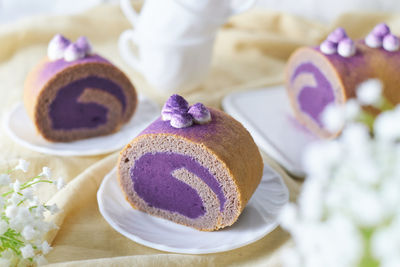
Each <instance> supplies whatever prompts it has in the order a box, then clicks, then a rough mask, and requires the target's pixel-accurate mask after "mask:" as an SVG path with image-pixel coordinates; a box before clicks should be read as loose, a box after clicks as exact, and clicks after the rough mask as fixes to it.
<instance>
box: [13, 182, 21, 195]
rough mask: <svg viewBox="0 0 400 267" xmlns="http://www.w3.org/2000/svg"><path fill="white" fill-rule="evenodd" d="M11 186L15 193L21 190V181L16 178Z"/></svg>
mask: <svg viewBox="0 0 400 267" xmlns="http://www.w3.org/2000/svg"><path fill="white" fill-rule="evenodd" d="M12 188H13V190H14V192H15V193H18V192H19V191H21V182H20V181H19V180H16V181H15V182H14V183H13V184H12Z"/></svg>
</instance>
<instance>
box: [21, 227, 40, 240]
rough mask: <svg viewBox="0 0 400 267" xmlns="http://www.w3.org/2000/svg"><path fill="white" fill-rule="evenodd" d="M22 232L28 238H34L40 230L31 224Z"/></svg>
mask: <svg viewBox="0 0 400 267" xmlns="http://www.w3.org/2000/svg"><path fill="white" fill-rule="evenodd" d="M21 234H22V236H23V237H24V238H25V239H26V240H32V239H35V238H37V237H38V232H37V231H36V230H35V229H34V228H33V227H32V226H31V225H27V226H25V227H24V230H22V233H21Z"/></svg>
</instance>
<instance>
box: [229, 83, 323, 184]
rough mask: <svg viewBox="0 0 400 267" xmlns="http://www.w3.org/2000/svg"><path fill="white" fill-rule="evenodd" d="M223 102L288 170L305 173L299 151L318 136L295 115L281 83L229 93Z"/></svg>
mask: <svg viewBox="0 0 400 267" xmlns="http://www.w3.org/2000/svg"><path fill="white" fill-rule="evenodd" d="M222 106H223V108H224V110H225V111H226V112H227V113H229V114H230V115H232V116H233V117H234V118H235V119H237V120H238V121H240V122H241V123H242V124H243V125H244V126H245V127H246V128H247V130H248V131H249V132H250V133H251V135H252V136H253V138H254V141H255V142H256V143H257V145H258V146H259V147H260V148H261V149H262V150H264V151H265V152H266V153H267V154H268V155H270V156H271V157H272V158H273V159H275V160H276V161H277V162H278V163H279V164H281V165H282V166H283V167H284V168H285V169H287V170H288V171H289V172H290V173H292V174H294V175H296V176H299V177H302V176H304V171H303V168H302V166H301V165H302V164H301V156H302V152H303V151H304V148H305V147H306V146H307V145H308V144H310V143H311V142H313V141H315V140H318V138H317V137H316V136H314V135H313V134H311V133H310V132H309V131H308V130H307V129H305V128H304V127H303V126H302V125H300V124H299V123H298V122H297V121H296V119H295V118H294V115H293V111H292V109H291V107H290V104H289V99H288V97H287V95H286V91H285V88H284V86H282V85H281V86H273V87H267V88H261V89H258V90H254V91H246V92H238V93H232V94H230V95H228V96H226V97H225V98H224V100H223V102H222Z"/></svg>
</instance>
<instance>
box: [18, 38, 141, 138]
mask: <svg viewBox="0 0 400 267" xmlns="http://www.w3.org/2000/svg"><path fill="white" fill-rule="evenodd" d="M24 105H25V109H26V111H27V113H28V115H29V117H30V118H31V120H32V121H33V123H34V124H35V126H36V129H37V131H38V132H39V133H40V134H41V135H42V136H43V137H44V138H45V139H47V140H49V141H53V142H70V141H75V140H79V139H85V138H90V137H95V136H101V135H107V134H110V133H113V132H116V131H117V130H118V129H119V128H120V127H121V126H122V125H123V124H124V123H126V122H128V121H129V120H130V118H131V117H132V115H133V114H134V112H135V109H136V105H137V95H136V91H135V88H134V86H133V85H132V83H131V82H130V80H129V78H128V77H127V76H126V75H125V74H124V73H123V72H122V71H121V70H119V69H118V68H117V67H116V66H114V65H113V64H112V63H111V62H110V61H108V60H107V59H105V58H104V57H102V56H100V55H98V54H96V53H93V52H92V48H91V45H90V43H89V41H88V40H87V38H85V37H80V38H79V39H78V40H77V41H76V42H75V43H72V42H70V41H69V40H68V39H66V38H65V37H63V36H62V35H59V34H58V35H56V36H55V37H54V38H53V39H52V40H51V41H50V43H49V46H48V53H47V56H46V57H45V58H44V59H43V60H42V61H41V62H40V63H39V64H38V65H37V66H36V67H35V68H34V69H33V70H32V71H31V72H30V73H29V74H28V77H27V79H26V82H25V86H24Z"/></svg>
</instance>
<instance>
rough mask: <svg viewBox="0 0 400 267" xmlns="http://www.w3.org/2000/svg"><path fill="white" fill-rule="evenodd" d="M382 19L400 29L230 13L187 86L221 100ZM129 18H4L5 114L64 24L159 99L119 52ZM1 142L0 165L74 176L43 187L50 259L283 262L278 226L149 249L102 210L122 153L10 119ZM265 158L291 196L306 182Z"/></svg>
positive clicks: (355, 20) (366, 21)
mask: <svg viewBox="0 0 400 267" xmlns="http://www.w3.org/2000/svg"><path fill="white" fill-rule="evenodd" d="M381 21H386V22H388V23H389V24H390V26H392V28H393V30H394V32H395V33H400V17H399V16H394V15H385V14H349V15H345V16H342V17H341V18H339V19H338V20H337V21H336V22H335V23H334V24H332V25H329V26H324V25H321V24H318V23H315V22H310V21H306V20H304V19H300V18H297V17H294V16H290V15H286V14H279V13H274V12H270V11H266V10H252V11H249V12H246V13H244V14H242V15H239V16H236V17H233V18H232V19H231V20H230V21H229V22H228V23H227V24H226V25H224V27H223V28H222V29H221V30H220V32H219V33H218V37H217V40H216V44H215V49H214V57H213V62H212V68H211V71H210V74H209V76H208V77H207V79H206V80H205V81H204V83H203V84H202V85H201V86H200V87H199V88H197V89H196V90H193V91H191V92H188V93H186V94H184V96H185V97H187V98H188V100H189V101H190V102H194V101H202V102H204V103H206V104H208V105H212V106H216V107H219V106H220V101H221V99H222V98H223V97H224V96H225V95H226V94H228V93H229V92H232V91H237V90H248V89H251V88H257V87H261V86H266V85H273V84H277V83H281V82H282V81H283V73H284V66H285V61H286V59H287V58H288V56H289V55H290V53H291V52H292V51H293V50H294V49H295V48H296V47H298V46H301V45H312V44H317V43H318V42H319V41H320V40H322V39H323V38H324V37H325V36H326V34H327V33H328V32H329V30H331V29H332V28H334V27H335V26H339V25H340V26H345V27H346V29H348V32H349V34H350V35H351V36H352V37H355V38H356V37H361V36H363V35H365V34H366V33H367V32H368V31H369V29H371V28H372V26H373V25H374V24H376V23H377V22H381ZM128 28H130V25H129V23H128V21H127V20H126V19H125V18H124V16H123V15H122V12H121V11H120V9H119V7H118V6H115V5H103V6H99V7H97V8H95V9H93V10H90V11H88V12H86V13H84V14H81V15H75V16H58V17H54V16H53V17H38V18H34V19H29V20H25V21H20V22H18V23H16V24H12V25H4V26H3V25H2V26H1V27H0V114H1V115H3V114H4V113H5V112H6V111H8V110H9V109H10V108H11V107H12V105H14V104H15V103H17V102H19V101H21V100H22V88H23V83H24V79H25V77H26V74H27V73H28V71H29V70H30V69H31V68H32V67H33V66H34V65H35V64H36V63H37V62H38V61H39V59H41V58H42V57H43V56H44V55H45V54H46V46H47V43H48V41H49V40H50V39H51V37H52V36H53V35H54V34H55V33H58V32H60V33H63V34H64V35H66V36H68V37H69V38H71V39H76V38H77V37H78V36H81V35H86V36H88V37H89V39H90V40H91V41H92V43H93V44H94V47H95V49H96V51H98V52H99V53H101V54H103V55H104V56H106V57H107V58H109V59H110V60H111V61H113V62H114V63H115V64H116V65H117V66H119V67H120V68H121V69H122V70H124V71H125V72H126V73H127V74H128V76H129V77H130V78H131V79H132V81H133V82H134V83H135V84H136V86H137V90H138V91H139V92H140V93H142V94H145V95H147V96H148V97H150V98H152V99H154V100H155V101H157V102H158V103H159V104H161V103H162V102H163V101H165V99H166V98H167V96H166V95H160V94H158V93H157V92H156V91H154V90H153V89H152V88H151V87H149V86H148V85H147V84H146V82H145V81H144V80H143V78H142V77H141V76H140V75H139V74H137V73H135V72H133V71H132V70H131V69H130V68H129V67H128V66H127V65H126V64H125V63H124V62H123V61H122V59H121V57H120V56H119V53H118V49H117V39H118V36H119V34H120V33H121V32H122V31H123V30H125V29H128ZM260 116H262V114H260ZM0 151H1V152H0V162H1V165H0V170H5V169H7V168H8V167H9V166H13V165H14V164H16V162H17V159H18V158H24V159H26V160H28V161H30V162H31V163H32V164H31V169H30V172H29V174H30V175H33V174H37V173H39V172H40V170H41V167H42V166H49V167H50V168H51V169H52V170H53V174H54V175H55V176H57V177H58V176H62V177H64V178H65V179H66V180H67V181H68V182H69V183H68V185H67V186H66V187H65V188H64V189H62V190H61V191H59V192H57V193H56V189H55V188H53V187H52V186H46V185H44V186H43V187H42V188H41V189H40V192H39V193H40V197H41V198H42V199H43V200H49V202H50V203H57V204H58V205H59V207H60V208H61V209H62V210H63V212H62V213H59V214H58V215H56V216H54V218H53V219H54V220H55V222H56V223H57V224H58V225H59V226H60V227H59V229H58V230H55V231H52V232H51V233H49V235H48V240H49V241H52V245H53V246H54V249H53V250H52V251H51V252H50V254H48V255H47V259H48V260H49V262H50V263H51V266H178V265H179V266H189V265H194V266H202V265H204V266H205V265H207V266H208V265H211V266H228V265H229V266H279V265H280V260H279V255H280V251H281V249H282V247H284V246H285V245H287V243H288V241H289V240H290V237H289V235H288V234H287V233H286V232H285V231H283V230H282V229H281V228H279V227H278V228H277V229H275V230H274V231H273V232H272V233H270V234H269V235H267V236H266V237H264V238H262V239H261V240H259V241H257V242H255V243H253V244H250V245H248V246H245V247H243V248H239V249H236V250H233V251H229V252H224V253H217V254H209V255H184V254H175V253H166V252H162V251H158V250H155V249H151V248H148V247H145V246H142V245H140V244H137V243H135V242H133V241H130V240H129V239H127V238H125V237H124V236H122V235H120V234H119V233H117V232H116V231H115V230H113V229H112V228H111V227H110V226H109V225H108V224H107V223H106V221H105V220H104V219H103V218H102V216H101V215H100V213H99V210H98V207H97V200H96V192H97V189H98V187H99V185H100V183H101V181H102V179H103V177H104V175H105V174H107V173H108V172H109V171H110V170H111V169H112V168H113V166H114V165H115V163H116V158H117V153H113V154H110V155H103V156H92V157H59V156H49V155H44V154H41V153H37V152H34V151H30V150H28V149H25V148H23V147H21V146H19V145H17V144H15V143H13V142H12V141H11V139H9V138H8V136H6V134H5V132H4V130H3V129H1V130H0ZM264 159H265V161H266V162H267V163H268V164H270V165H271V166H272V167H274V168H275V169H276V170H277V171H278V172H279V173H281V174H282V176H283V177H284V180H285V182H286V184H287V185H288V187H289V190H290V193H291V200H294V199H295V198H296V196H297V194H298V191H299V188H300V184H301V183H300V182H299V181H296V180H294V179H292V178H291V177H289V176H288V175H287V174H286V173H285V172H284V170H283V169H282V168H280V167H279V166H278V165H277V164H276V163H275V162H273V160H271V159H270V158H269V157H268V156H266V155H264ZM20 178H21V179H23V178H22V177H20ZM55 193H56V194H55ZM54 194H55V195H54ZM52 195H54V197H52ZM289 243H290V242H289Z"/></svg>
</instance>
